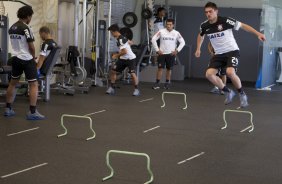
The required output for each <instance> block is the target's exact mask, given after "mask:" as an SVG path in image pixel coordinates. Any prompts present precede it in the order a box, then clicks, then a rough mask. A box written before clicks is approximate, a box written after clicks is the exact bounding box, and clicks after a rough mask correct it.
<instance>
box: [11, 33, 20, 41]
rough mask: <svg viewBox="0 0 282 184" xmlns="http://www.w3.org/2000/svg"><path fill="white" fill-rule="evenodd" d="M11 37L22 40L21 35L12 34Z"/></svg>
mask: <svg viewBox="0 0 282 184" xmlns="http://www.w3.org/2000/svg"><path fill="white" fill-rule="evenodd" d="M10 39H18V40H20V39H21V35H16V34H11V35H10Z"/></svg>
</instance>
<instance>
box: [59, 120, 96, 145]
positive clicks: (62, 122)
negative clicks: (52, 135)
mask: <svg viewBox="0 0 282 184" xmlns="http://www.w3.org/2000/svg"><path fill="white" fill-rule="evenodd" d="M65 117H69V118H76V119H87V120H89V126H90V130H91V132H92V133H93V135H92V136H91V137H88V138H87V139H86V140H87V141H89V140H91V139H94V138H95V136H96V133H95V131H94V130H93V128H92V119H91V118H90V117H88V116H78V115H71V114H63V115H62V116H61V126H62V127H63V129H64V130H65V132H64V133H63V134H60V135H58V136H57V137H58V138H60V137H63V136H65V135H67V134H68V129H67V128H66V127H65V125H64V119H65Z"/></svg>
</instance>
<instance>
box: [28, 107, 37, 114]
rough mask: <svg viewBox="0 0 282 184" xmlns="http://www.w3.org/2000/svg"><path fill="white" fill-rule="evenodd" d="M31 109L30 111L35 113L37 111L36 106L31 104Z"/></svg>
mask: <svg viewBox="0 0 282 184" xmlns="http://www.w3.org/2000/svg"><path fill="white" fill-rule="evenodd" d="M29 110H30V113H31V114H34V113H35V111H36V106H32V105H31V106H29Z"/></svg>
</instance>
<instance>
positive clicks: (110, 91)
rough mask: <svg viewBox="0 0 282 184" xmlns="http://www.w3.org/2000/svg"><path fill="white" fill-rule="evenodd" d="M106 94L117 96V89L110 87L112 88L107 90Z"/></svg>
mask: <svg viewBox="0 0 282 184" xmlns="http://www.w3.org/2000/svg"><path fill="white" fill-rule="evenodd" d="M106 93H107V94H109V95H113V94H115V89H114V88H113V87H111V86H110V87H109V88H108V89H107V91H106Z"/></svg>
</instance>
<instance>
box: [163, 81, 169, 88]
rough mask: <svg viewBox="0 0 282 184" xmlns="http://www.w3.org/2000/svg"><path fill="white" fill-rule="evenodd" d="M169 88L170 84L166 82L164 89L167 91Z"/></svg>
mask: <svg viewBox="0 0 282 184" xmlns="http://www.w3.org/2000/svg"><path fill="white" fill-rule="evenodd" d="M169 88H170V83H168V82H166V83H165V84H164V89H166V90H168V89H169Z"/></svg>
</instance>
